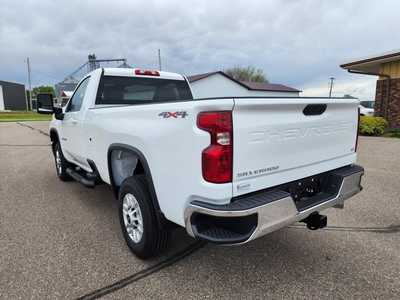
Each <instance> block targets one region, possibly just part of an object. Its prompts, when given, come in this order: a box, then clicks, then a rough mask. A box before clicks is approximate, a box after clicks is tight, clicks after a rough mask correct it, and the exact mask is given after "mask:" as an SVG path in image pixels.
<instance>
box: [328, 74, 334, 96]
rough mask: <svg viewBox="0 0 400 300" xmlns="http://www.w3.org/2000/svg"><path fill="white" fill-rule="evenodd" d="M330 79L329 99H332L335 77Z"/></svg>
mask: <svg viewBox="0 0 400 300" xmlns="http://www.w3.org/2000/svg"><path fill="white" fill-rule="evenodd" d="M329 79H330V81H331V82H330V86H329V98H332V88H333V81H334V80H335V77H331V78H329Z"/></svg>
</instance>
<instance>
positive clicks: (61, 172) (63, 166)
mask: <svg viewBox="0 0 400 300" xmlns="http://www.w3.org/2000/svg"><path fill="white" fill-rule="evenodd" d="M53 149H54V163H55V165H56V172H57V176H58V178H60V180H62V181H70V180H71V179H72V178H71V177H70V176H69V175H68V174H67V168H68V167H69V163H68V161H67V160H66V159H65V157H64V154H63V153H62V150H61V145H60V143H59V142H56V143H55V144H54V148H53ZM57 157H59V161H58V162H57Z"/></svg>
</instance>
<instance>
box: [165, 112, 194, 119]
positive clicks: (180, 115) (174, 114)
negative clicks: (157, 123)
mask: <svg viewBox="0 0 400 300" xmlns="http://www.w3.org/2000/svg"><path fill="white" fill-rule="evenodd" d="M158 115H159V116H160V117H163V118H164V119H168V118H175V119H177V118H186V117H187V116H188V113H187V112H186V111H174V112H171V111H164V112H162V113H159V114H158Z"/></svg>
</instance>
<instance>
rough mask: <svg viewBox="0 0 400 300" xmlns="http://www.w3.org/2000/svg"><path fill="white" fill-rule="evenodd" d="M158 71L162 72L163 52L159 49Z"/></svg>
mask: <svg viewBox="0 0 400 300" xmlns="http://www.w3.org/2000/svg"><path fill="white" fill-rule="evenodd" d="M158 69H159V70H160V71H161V50H160V49H158Z"/></svg>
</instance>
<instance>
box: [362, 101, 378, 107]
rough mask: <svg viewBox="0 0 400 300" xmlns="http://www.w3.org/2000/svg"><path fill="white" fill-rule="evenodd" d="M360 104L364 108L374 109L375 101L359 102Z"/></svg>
mask: <svg viewBox="0 0 400 300" xmlns="http://www.w3.org/2000/svg"><path fill="white" fill-rule="evenodd" d="M360 104H361V105H362V106H364V107H365V108H374V105H375V101H361V102H360Z"/></svg>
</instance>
